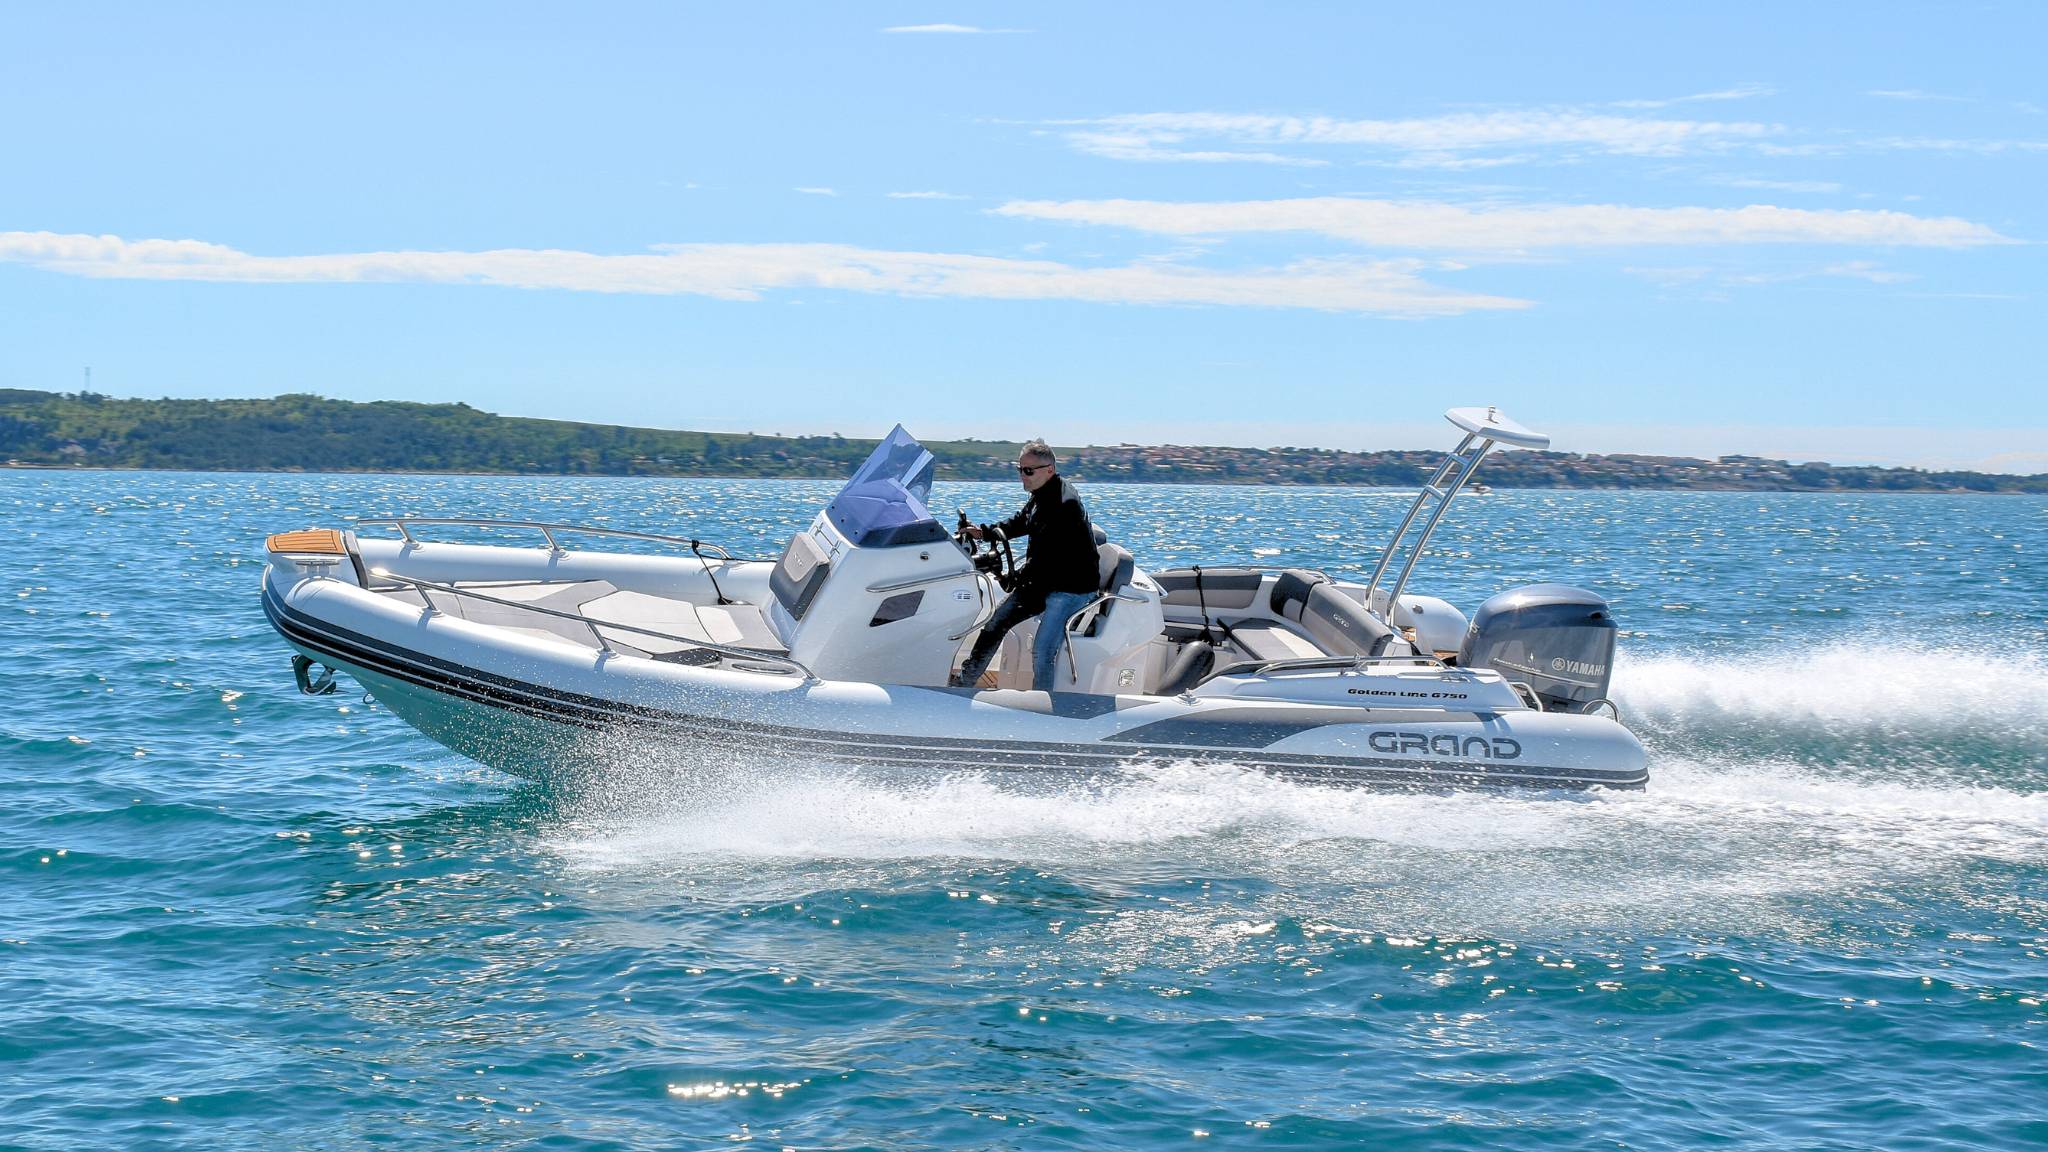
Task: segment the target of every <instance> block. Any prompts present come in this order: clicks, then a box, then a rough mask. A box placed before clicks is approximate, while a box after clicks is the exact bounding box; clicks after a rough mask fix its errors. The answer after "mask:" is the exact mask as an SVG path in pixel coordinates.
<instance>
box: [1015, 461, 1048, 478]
mask: <svg viewBox="0 0 2048 1152" xmlns="http://www.w3.org/2000/svg"><path fill="white" fill-rule="evenodd" d="M1050 467H1052V465H1050V464H1019V465H1017V474H1018V475H1020V476H1029V475H1031V474H1032V473H1033V472H1043V471H1045V470H1046V469H1047V468H1050Z"/></svg>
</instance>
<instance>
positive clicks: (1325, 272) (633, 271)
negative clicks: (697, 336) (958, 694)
mask: <svg viewBox="0 0 2048 1152" xmlns="http://www.w3.org/2000/svg"><path fill="white" fill-rule="evenodd" d="M0 261H4V262H11V263H18V264H28V265H33V266H35V267H38V268H43V269H47V270H49V271H53V272H60V273H66V274H69V275H74V276H89V277H99V278H108V279H129V280H199V281H214V282H233V283H263V284H314V283H323V284H332V283H426V284H464V285H471V284H483V285H497V286H503V287H512V288H535V289H561V290H567V291H576V292H619V293H640V294H647V295H699V296H712V297H717V298H720V299H725V300H756V299H759V298H761V296H762V294H763V293H766V292H769V291H774V290H777V289H830V290H838V291H846V292H862V293H870V294H877V295H892V296H910V297H965V298H975V299H986V300H1073V301H1087V302H1096V303H1123V304H1155V305H1167V304H1206V305H1220V306H1229V307H1259V308H1308V309H1316V310H1320V311H1326V312H1355V313H1366V314H1375V315H1387V316H1409V317H1421V316H1449V315H1456V314H1458V313H1461V312H1470V311H1475V310H1492V309H1511V308H1524V307H1527V306H1528V303H1529V302H1528V301H1526V300H1517V299H1513V298H1510V297H1504V296H1488V295H1483V294H1479V293H1469V292H1460V291H1456V290H1454V289H1449V288H1444V287H1440V286H1438V285H1435V284H1432V283H1429V282H1428V281H1425V280H1423V279H1422V278H1421V275H1420V273H1421V272H1422V270H1423V267H1422V264H1421V262H1420V261H1415V260H1364V259H1308V260H1298V261H1295V262H1294V263H1291V264H1288V265H1286V266H1284V267H1279V268H1260V269H1252V270H1246V271H1219V270H1212V269H1203V268H1194V267H1189V266H1186V265H1182V264H1174V263H1169V262H1163V261H1157V260H1154V261H1141V262H1136V263H1132V264H1127V265H1121V266H1111V267H1081V266H1076V265H1071V264H1062V263H1059V262H1056V261H1051V260H1015V259H1006V258H1000V257H991V256H974V255H962V254H955V253H943V252H897V251H882V250H875V249H866V248H856V247H852V246H849V245H840V244H662V245H656V246H655V247H654V248H653V249H652V250H650V251H648V252H642V253H630V254H612V253H595V252H577V251H567V250H562V249H526V248H509V249H495V250H491V251H483V252H426V251H398V252H353V253H334V254H326V255H316V256H255V255H251V254H249V253H246V252H241V251H238V250H236V249H234V248H230V247H227V246H225V245H221V244H211V243H206V242H203V241H198V240H126V239H123V238H121V237H119V236H86V235H76V234H71V235H66V234H58V233H52V232H0Z"/></svg>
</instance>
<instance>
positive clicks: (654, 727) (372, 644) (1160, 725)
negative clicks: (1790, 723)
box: [263, 567, 1648, 789]
mask: <svg viewBox="0 0 2048 1152" xmlns="http://www.w3.org/2000/svg"><path fill="white" fill-rule="evenodd" d="M277 573H278V569H277V568H274V567H273V568H271V569H270V570H268V571H266V574H265V579H264V590H263V603H264V611H265V613H266V615H267V616H268V617H269V619H270V621H271V623H272V625H273V626H274V627H275V628H276V629H277V630H278V632H279V634H280V635H281V636H283V638H284V639H285V640H286V641H287V642H288V643H289V644H290V645H291V646H292V647H293V648H294V649H296V650H297V651H299V652H300V653H302V654H304V655H305V656H307V657H308V658H310V659H312V660H315V661H318V662H320V663H322V664H326V665H329V666H331V667H333V668H335V669H337V670H338V671H340V672H343V673H345V674H347V675H348V676H350V677H352V678H353V679H355V680H356V681H357V682H358V683H359V684H361V685H362V687H363V688H364V690H366V691H367V692H369V693H370V694H371V695H372V696H373V697H374V698H376V699H377V700H378V701H379V703H381V704H382V705H384V706H385V707H387V708H389V709H390V710H391V711H392V712H393V713H394V714H396V715H398V716H400V717H401V718H403V719H405V720H406V721H407V722H408V723H410V724H412V725H413V726H414V727H415V728H417V729H419V730H420V731H421V732H422V733H424V734H425V735H427V736H428V737H430V738H431V739H433V740H435V741H437V742H439V743H441V744H443V745H445V746H447V747H449V748H451V749H453V750H455V751H457V752H459V753H461V754H463V755H465V756H468V757H470V758H472V759H475V760H477V761H479V762H482V763H484V764H488V765H491V766H493V767H497V768H500V769H503V770H506V771H509V772H512V773H515V774H518V775H522V776H527V777H532V778H539V779H547V778H551V777H556V776H561V775H566V774H573V773H575V772H579V771H582V770H585V769H587V768H589V767H591V766H592V764H593V761H595V760H598V759H601V758H602V753H603V752H605V751H606V750H609V749H616V748H619V747H622V746H624V747H635V748H644V747H647V746H649V745H650V744H655V745H659V746H661V747H664V748H671V749H679V750H686V751H687V752H688V754H689V755H691V756H692V757H693V758H696V759H702V758H703V757H704V756H707V755H708V756H718V755H721V754H726V755H748V756H757V755H766V756H773V757H783V758H789V759H793V760H798V761H801V762H805V763H835V764H846V765H854V766H878V767H879V766H888V767H891V768H904V767H909V768H918V769H925V770H932V771H961V770H974V771H995V772H1031V773H1043V772H1059V773H1081V774H1105V773H1117V772H1122V771H1128V770H1130V769H1132V768H1134V767H1138V766H1142V765H1147V764H1160V763H1186V762H1197V763H1217V764H1229V765H1234V766H1241V767H1245V768H1251V769H1256V770H1259V771H1262V772H1266V773H1270V774H1273V775H1276V776H1281V777H1286V778H1290V779H1296V780H1302V781H1309V782H1314V783H1325V784H1355V785H1373V786H1395V787H1404V786H1405V787H1424V788H1468V787H1536V788H1568V789H1582V788H1595V787H1598V788H1640V787H1642V786H1643V785H1644V783H1645V782H1646V781H1647V779H1648V769H1647V761H1646V757H1645V755H1644V753H1643V750H1642V747H1641V745H1640V744H1639V743H1638V742H1637V741H1636V740H1635V738H1634V737H1633V736H1632V735H1630V734H1629V733H1628V731H1627V730H1626V729H1625V728H1623V727H1621V725H1619V724H1617V723H1615V722H1614V721H1612V720H1609V719H1606V718H1604V717H1591V716H1567V715H1562V714H1556V713H1542V712H1535V711H1528V710H1523V711H1502V712H1454V711H1450V710H1447V709H1429V708H1412V707H1377V708H1375V707H1336V706H1327V705H1319V704H1295V703H1288V702H1284V701H1274V700H1266V699H1260V700H1244V699H1231V698H1200V697H1194V696H1178V697H1167V698H1161V697H1147V696H1095V695H1086V694H1079V693H1042V692H1016V691H972V690H963V689H945V688H928V687H916V686H905V685H880V684H869V683H855V682H847V681H819V680H805V679H803V678H802V677H801V676H798V675H794V674H787V675H773V674H766V673H762V672H756V671H729V670H721V669H715V668H697V667H689V666H682V665H676V664H667V663H662V662H658V661H653V660H647V659H641V658H637V657H630V656H621V655H616V654H609V653H603V652H598V651H595V650H591V649H585V648H581V647H578V646H576V645H573V644H568V643H564V642H562V641H559V640H547V639H536V638H532V637H522V636H518V635H508V634H506V630H504V629H495V628H490V627H487V626H481V625H476V624H472V623H469V622H468V621H465V620H461V619H456V618H453V617H449V616H445V615H442V614H439V613H436V612H433V611H431V610H422V609H420V608H418V607H417V606H408V605H405V604H401V603H394V602H392V601H390V600H389V599H387V598H384V597H380V596H378V595H377V594H375V593H371V592H367V591H365V590H363V589H362V588H360V587H358V586H356V585H354V584H352V583H349V582H346V581H343V580H338V579H333V578H325V577H317V576H316V577H307V578H304V579H298V580H296V581H279V580H278V579H277Z"/></svg>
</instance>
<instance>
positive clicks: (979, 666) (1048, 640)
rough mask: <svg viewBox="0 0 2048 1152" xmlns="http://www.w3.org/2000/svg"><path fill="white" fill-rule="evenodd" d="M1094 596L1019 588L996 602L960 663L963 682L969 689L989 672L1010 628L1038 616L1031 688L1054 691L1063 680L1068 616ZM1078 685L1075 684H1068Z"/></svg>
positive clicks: (1032, 658) (1033, 648)
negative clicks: (1061, 668) (1061, 661)
mask: <svg viewBox="0 0 2048 1152" xmlns="http://www.w3.org/2000/svg"><path fill="white" fill-rule="evenodd" d="M1092 599H1094V597H1092V596H1090V595H1088V594H1087V593H1085V592H1039V591H1035V590H1033V589H1030V588H1019V589H1018V590H1016V591H1015V592H1012V593H1010V594H1009V595H1008V596H1005V597H1003V602H1002V603H1001V604H998V605H996V610H995V614H994V615H992V616H990V617H989V618H988V623H987V624H984V625H982V627H981V635H979V636H977V637H975V638H974V649H973V651H971V652H969V653H968V654H967V662H966V663H965V664H962V665H961V666H960V682H961V683H962V684H964V685H966V686H967V687H969V688H972V687H974V684H975V681H977V680H980V679H981V674H982V673H983V672H986V671H988V665H989V661H991V660H993V659H995V655H996V648H997V646H999V645H1000V644H1002V642H1003V637H1005V636H1007V635H1009V634H1010V629H1012V628H1015V627H1016V626H1017V625H1019V624H1022V623H1023V622H1025V621H1026V620H1029V619H1031V618H1032V617H1033V616H1039V617H1040V619H1039V621H1038V635H1037V637H1036V638H1034V639H1033V640H1032V643H1031V688H1032V690H1033V691H1035V692H1051V691H1053V685H1055V684H1059V683H1062V682H1061V681H1060V680H1059V679H1058V676H1057V674H1058V670H1059V659H1060V645H1062V644H1064V643H1066V639H1067V617H1069V616H1072V615H1073V614H1074V613H1076V612H1079V611H1080V610H1081V609H1082V608H1084V607H1086V606H1087V604H1088V601H1090V600H1092ZM1066 686H1067V687H1069V688H1075V687H1079V685H1076V684H1068V685H1066Z"/></svg>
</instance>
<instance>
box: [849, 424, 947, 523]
mask: <svg viewBox="0 0 2048 1152" xmlns="http://www.w3.org/2000/svg"><path fill="white" fill-rule="evenodd" d="M937 465H938V461H936V460H934V459H933V458H932V454H931V453H930V452H928V451H926V450H925V446H924V445H922V444H919V443H918V442H917V437H915V436H912V435H911V434H910V433H908V432H906V431H904V430H903V425H901V424H898V425H897V426H896V428H895V430H894V431H892V432H890V433H889V435H888V436H886V437H884V438H883V439H882V442H881V443H880V444H877V445H875V450H874V452H872V453H870V454H869V456H868V459H867V463H865V464H862V465H861V466H860V471H858V472H855V473H854V474H853V479H851V480H849V481H847V482H846V487H844V488H842V489H840V490H839V495H837V496H835V497H833V498H832V503H831V505H830V506H829V507H827V508H826V509H825V514H826V515H828V516H830V517H831V518H832V525H833V527H835V528H837V529H839V531H840V532H842V533H844V534H845V536H846V538H847V539H848V540H851V541H852V542H853V544H854V546H855V547H859V548H880V547H887V546H889V545H891V544H926V543H930V542H932V541H934V540H944V539H945V538H946V530H945V529H944V528H943V527H941V526H940V525H939V522H938V521H937V520H934V519H932V514H931V513H930V512H929V511H927V510H926V509H925V506H924V502H925V501H926V500H927V499H930V497H931V492H932V472H933V470H934V469H935V468H936V467H937Z"/></svg>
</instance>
